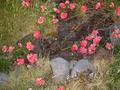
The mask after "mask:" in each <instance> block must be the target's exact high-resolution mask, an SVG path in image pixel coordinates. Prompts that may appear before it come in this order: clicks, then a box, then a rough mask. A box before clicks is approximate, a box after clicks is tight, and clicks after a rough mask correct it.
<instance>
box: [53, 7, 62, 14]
mask: <svg viewBox="0 0 120 90" xmlns="http://www.w3.org/2000/svg"><path fill="white" fill-rule="evenodd" d="M53 10H54V12H55V13H57V14H59V13H60V12H61V11H60V9H58V8H53Z"/></svg>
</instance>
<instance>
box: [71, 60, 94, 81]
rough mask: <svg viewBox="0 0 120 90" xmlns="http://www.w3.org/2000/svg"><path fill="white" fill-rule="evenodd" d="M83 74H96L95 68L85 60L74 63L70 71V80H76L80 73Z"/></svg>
mask: <svg viewBox="0 0 120 90" xmlns="http://www.w3.org/2000/svg"><path fill="white" fill-rule="evenodd" d="M84 72H85V73H87V74H90V73H95V72H96V69H95V67H94V66H93V65H92V64H91V63H90V62H89V61H88V60H87V59H81V60H79V61H78V62H76V63H75V65H74V66H73V68H72V70H71V78H72V79H74V78H77V77H78V76H79V75H80V74H81V73H84Z"/></svg>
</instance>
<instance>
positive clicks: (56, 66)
mask: <svg viewBox="0 0 120 90" xmlns="http://www.w3.org/2000/svg"><path fill="white" fill-rule="evenodd" d="M51 67H52V71H53V75H54V77H53V78H54V79H55V81H57V82H61V81H65V80H66V79H67V77H68V75H69V70H70V69H69V62H68V61H66V60H65V59H63V58H61V57H57V58H55V59H53V60H51Z"/></svg>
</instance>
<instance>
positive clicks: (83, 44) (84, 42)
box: [80, 40, 88, 47]
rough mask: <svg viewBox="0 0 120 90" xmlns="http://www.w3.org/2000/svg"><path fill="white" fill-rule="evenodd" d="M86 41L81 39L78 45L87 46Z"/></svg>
mask: <svg viewBox="0 0 120 90" xmlns="http://www.w3.org/2000/svg"><path fill="white" fill-rule="evenodd" d="M87 43H88V42H87V41H86V40H82V41H81V42H80V46H81V47H86V46H87Z"/></svg>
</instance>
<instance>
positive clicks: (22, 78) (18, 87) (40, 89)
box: [0, 58, 56, 90]
mask: <svg viewBox="0 0 120 90" xmlns="http://www.w3.org/2000/svg"><path fill="white" fill-rule="evenodd" d="M36 65H37V66H35V67H32V66H29V68H28V69H27V68H26V67H25V66H20V68H19V76H18V78H15V72H11V73H10V75H9V80H8V82H6V84H5V85H4V86H1V87H0V90H28V89H29V88H32V90H54V89H55V88H56V86H55V85H54V83H52V79H51V68H50V62H49V59H48V58H43V59H39V61H38V62H37V64H36ZM37 77H42V78H44V79H45V81H46V84H45V85H44V86H37V85H36V84H35V79H36V78H37Z"/></svg>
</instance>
